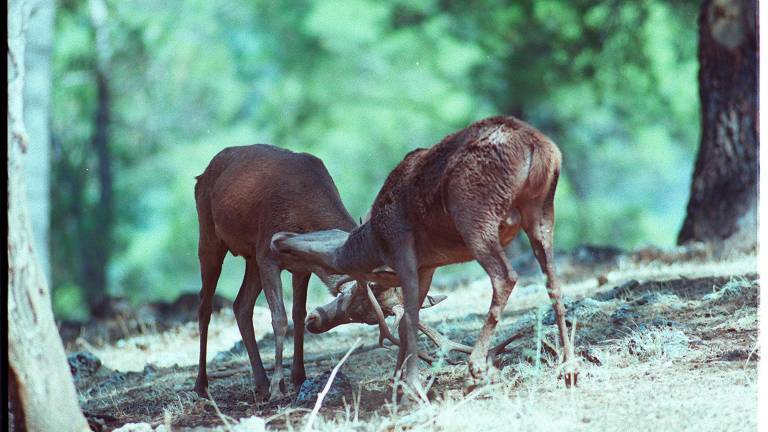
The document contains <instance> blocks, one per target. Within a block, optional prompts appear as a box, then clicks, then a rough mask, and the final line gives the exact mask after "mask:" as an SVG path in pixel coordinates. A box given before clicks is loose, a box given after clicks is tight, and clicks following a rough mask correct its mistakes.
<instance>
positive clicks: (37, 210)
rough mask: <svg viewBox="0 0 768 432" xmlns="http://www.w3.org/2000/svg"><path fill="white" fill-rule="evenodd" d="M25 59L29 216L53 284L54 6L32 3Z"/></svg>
mask: <svg viewBox="0 0 768 432" xmlns="http://www.w3.org/2000/svg"><path fill="white" fill-rule="evenodd" d="M29 4H30V17H29V23H28V26H27V35H28V40H27V47H26V50H25V56H24V64H25V71H24V76H25V79H24V125H25V126H26V129H27V136H29V151H28V152H27V158H26V162H25V169H26V174H27V177H26V178H27V192H28V196H27V197H28V204H29V216H30V219H31V221H32V233H33V234H34V246H35V252H36V253H37V258H38V260H39V262H40V267H41V269H42V270H43V274H44V275H45V276H46V280H47V281H48V283H49V284H50V282H51V264H50V247H49V244H48V238H49V236H48V232H49V226H50V214H51V210H50V207H51V206H50V171H51V167H50V165H51V162H50V141H51V135H50V101H51V45H52V43H53V16H54V4H53V1H50V0H38V1H30V2H29Z"/></svg>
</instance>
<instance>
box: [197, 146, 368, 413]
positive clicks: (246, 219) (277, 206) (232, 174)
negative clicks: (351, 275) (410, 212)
mask: <svg viewBox="0 0 768 432" xmlns="http://www.w3.org/2000/svg"><path fill="white" fill-rule="evenodd" d="M196 180H197V182H196V184H195V202H196V206H197V216H198V222H199V227H200V233H199V243H198V258H199V260H200V273H201V279H202V288H201V290H200V306H199V309H198V325H199V332H200V358H199V364H198V373H197V379H196V381H195V391H196V392H197V393H198V394H199V395H200V396H202V397H206V395H207V387H208V377H207V373H206V347H207V340H208V324H209V322H210V318H211V313H212V299H213V294H214V292H215V291H216V286H217V284H218V280H219V276H220V274H221V267H222V263H223V261H224V257H225V256H226V254H227V253H228V252H229V253H231V254H232V255H234V256H241V257H243V258H244V259H245V275H244V277H243V282H242V284H241V286H240V290H239V291H238V293H237V297H236V298H235V301H234V303H233V310H234V315H235V319H236V321H237V326H238V328H239V330H240V335H241V336H242V339H243V344H244V345H245V349H246V351H247V353H248V359H249V361H250V365H251V371H252V373H253V379H254V388H255V393H256V395H257V397H259V396H263V397H264V399H265V400H266V399H269V398H270V395H271V394H272V391H274V390H278V391H277V392H275V394H276V395H278V394H280V393H282V394H285V393H286V387H285V382H284V378H283V358H282V357H283V343H284V339H285V335H286V332H287V317H286V311H285V305H284V304H283V287H282V283H281V280H280V273H281V271H282V270H284V269H285V267H284V266H283V265H282V264H281V263H280V262H279V261H278V260H275V259H274V258H273V257H272V256H270V253H269V250H270V242H271V239H272V235H273V234H275V233H277V232H280V231H285V230H290V231H293V232H300V233H301V232H311V231H318V230H328V229H338V230H344V231H351V230H353V229H354V228H355V227H357V223H355V221H354V219H353V218H352V216H350V214H349V212H348V211H347V209H346V208H345V207H344V204H343V203H342V201H341V197H340V195H339V192H338V189H337V188H336V185H335V184H334V182H333V179H332V178H331V176H330V174H329V173H328V170H327V169H326V168H325V165H324V164H323V162H322V161H321V160H320V159H319V158H317V157H315V156H313V155H310V154H307V153H295V152H292V151H290V150H286V149H282V148H279V147H274V146H270V145H266V144H255V145H249V146H239V147H228V148H225V149H223V150H222V151H220V152H219V153H218V154H217V155H216V156H214V157H213V159H212V160H211V161H210V163H209V164H208V167H207V168H206V169H205V171H204V172H203V173H202V174H201V175H199V176H197V177H196ZM291 273H292V288H293V309H292V315H291V317H292V319H293V322H294V324H296V323H300V325H296V326H295V328H294V332H293V333H294V334H293V338H294V345H293V349H294V354H293V363H292V365H293V366H292V367H291V380H292V382H293V384H294V386H296V387H298V386H299V385H301V383H302V382H304V380H305V378H306V372H305V369H304V331H303V330H304V319H305V317H306V313H307V312H306V300H307V287H308V283H309V279H310V275H311V274H312V273H315V274H316V275H317V276H318V277H319V278H320V279H321V280H322V281H323V282H324V283H325V284H326V286H328V287H331V288H334V289H335V287H336V286H337V284H336V280H337V279H338V277H335V276H332V275H329V274H327V273H326V272H325V271H324V269H322V268H313V269H304V270H303V271H292V272H291ZM262 291H264V294H265V296H266V298H267V303H268V305H269V310H270V314H271V317H272V330H273V331H274V335H275V368H274V373H273V375H272V380H271V381H269V382H268V381H267V375H266V371H265V369H264V365H263V363H262V360H261V356H260V354H259V349H258V346H257V344H256V339H255V335H254V329H253V309H254V305H255V302H256V299H257V298H258V296H259V294H260V293H261V292H262ZM331 294H332V295H335V294H336V292H334V290H333V289H332V290H331Z"/></svg>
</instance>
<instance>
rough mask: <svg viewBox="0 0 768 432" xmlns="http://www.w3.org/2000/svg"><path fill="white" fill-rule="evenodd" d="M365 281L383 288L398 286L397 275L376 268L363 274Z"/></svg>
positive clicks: (387, 270) (385, 269)
mask: <svg viewBox="0 0 768 432" xmlns="http://www.w3.org/2000/svg"><path fill="white" fill-rule="evenodd" d="M365 279H366V280H367V281H369V282H374V283H376V284H378V285H380V286H381V287H383V288H394V287H399V286H400V278H398V277H397V273H395V272H394V271H392V270H389V269H388V268H378V269H375V270H373V271H372V272H370V273H366V274H365Z"/></svg>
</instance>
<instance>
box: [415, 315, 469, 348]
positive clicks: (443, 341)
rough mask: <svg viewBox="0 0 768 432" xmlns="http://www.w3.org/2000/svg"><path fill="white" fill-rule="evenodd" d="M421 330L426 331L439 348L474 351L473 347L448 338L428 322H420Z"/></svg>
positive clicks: (426, 334)
mask: <svg viewBox="0 0 768 432" xmlns="http://www.w3.org/2000/svg"><path fill="white" fill-rule="evenodd" d="M419 330H421V332H422V333H424V335H425V336H426V337H428V338H429V339H430V340H431V341H432V342H434V343H435V345H437V347H438V348H440V349H441V350H443V351H445V352H449V351H458V352H463V353H465V354H470V353H471V352H472V347H470V346H468V345H464V344H460V343H458V342H454V341H452V340H450V339H448V338H447V337H445V336H444V335H443V334H442V333H440V332H439V331H437V330H435V329H433V328H432V327H430V326H428V325H427V324H424V323H423V322H420V323H419Z"/></svg>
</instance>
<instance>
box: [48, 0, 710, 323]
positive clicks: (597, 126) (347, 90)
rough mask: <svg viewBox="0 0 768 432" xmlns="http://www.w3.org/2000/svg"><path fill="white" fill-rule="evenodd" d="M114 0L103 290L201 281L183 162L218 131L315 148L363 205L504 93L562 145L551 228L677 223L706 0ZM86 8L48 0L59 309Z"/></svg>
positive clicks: (691, 151)
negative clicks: (409, 160) (406, 164)
mask: <svg viewBox="0 0 768 432" xmlns="http://www.w3.org/2000/svg"><path fill="white" fill-rule="evenodd" d="M414 3H418V4H414ZM106 5H107V12H108V19H107V21H106V32H107V33H106V34H107V35H108V41H109V68H108V78H109V87H110V91H111V96H112V98H111V109H112V118H111V122H110V129H109V150H110V157H111V160H112V164H113V170H114V179H115V180H114V184H113V190H114V196H115V209H114V214H115V220H114V226H113V228H112V231H111V234H110V236H109V239H108V241H109V252H110V260H109V264H108V283H107V286H106V287H104V289H105V290H106V292H107V293H109V294H110V295H119V296H126V297H128V298H130V299H131V300H133V301H136V302H138V301H150V300H157V299H165V300H168V299H172V298H174V297H176V296H177V295H178V294H179V293H181V292H188V291H197V290H198V289H199V273H198V272H199V269H198V264H197V216H196V211H195V204H194V197H193V186H194V176H196V175H198V174H200V173H201V172H202V171H203V170H204V168H205V166H206V165H207V163H208V161H209V160H210V159H211V158H212V157H213V156H214V155H215V154H216V153H217V152H218V151H220V150H221V149H223V148H225V147H227V146H232V145H243V144H249V143H271V144H275V145H278V146H281V147H286V148H289V149H292V150H296V151H306V152H311V153H314V154H316V155H317V156H319V157H320V158H321V159H323V161H324V162H325V164H326V166H327V167H328V170H329V171H330V173H331V175H332V176H333V178H334V180H335V181H336V183H337V185H338V187H339V190H340V192H341V196H342V199H343V200H344V202H345V204H346V205H347V207H348V209H349V211H350V213H351V214H352V215H353V217H355V218H357V217H358V216H362V215H364V214H365V213H366V212H367V209H368V206H369V205H370V203H371V202H372V200H373V198H374V197H375V195H376V193H377V192H378V190H379V187H380V186H381V184H382V183H383V180H384V178H385V177H386V175H387V174H388V173H389V171H390V170H391V169H392V168H393V167H394V166H395V165H396V164H397V163H398V162H399V161H400V160H401V159H402V157H403V155H404V154H405V153H406V152H408V151H409V150H411V149H413V148H416V147H428V146H431V145H433V144H434V143H436V142H438V141H439V140H440V139H441V138H442V137H443V136H445V135H447V134H449V133H451V132H453V131H456V130H458V129H460V128H462V127H464V126H466V125H467V124H469V123H471V122H472V121H475V120H478V119H480V118H483V117H486V116H490V115H495V114H500V113H504V114H512V115H515V116H518V117H520V118H522V119H524V120H526V121H528V122H529V123H531V124H533V125H534V126H536V127H538V128H539V129H541V130H542V131H543V132H544V133H546V134H547V135H549V136H550V137H551V138H552V139H553V140H554V141H555V142H556V143H558V145H559V146H560V148H561V149H562V151H563V154H564V165H563V166H564V173H563V175H562V176H561V180H560V184H559V188H558V193H557V196H556V210H557V230H556V244H557V247H558V248H559V249H569V248H572V247H574V246H576V245H579V244H584V243H596V244H611V245H615V246H619V247H623V248H634V247H638V246H640V245H646V244H654V245H659V246H671V245H673V244H674V241H675V236H676V234H677V231H678V230H679V227H680V224H681V223H682V219H683V217H684V210H685V204H686V201H687V196H688V190H689V185H690V176H691V171H692V166H693V157H694V155H695V149H696V148H697V144H698V138H699V133H700V132H699V114H698V113H699V105H698V94H697V88H698V87H697V80H696V73H697V67H698V62H697V59H696V41H697V36H696V31H697V25H696V14H697V7H698V2H695V1H679V2H667V1H659V0H643V1H634V0H631V1H630V0H625V1H622V0H607V1H601V2H594V1H585V0H578V1H573V0H536V1H534V0H524V1H517V2H503V1H497V0H478V1H469V2H465V1H461V2H460V1H451V0H444V1H423V2H410V1H404V0H396V1H388V2H380V1H373V0H345V1H340V0H326V1H317V2H310V1H293V2H272V1H266V0H255V1H231V2H209V1H202V0H174V1H168V2H153V1H147V0H120V1H117V0H108V1H107V2H106ZM88 17H89V10H88V2H86V1H81V0H66V1H63V2H61V3H60V4H59V9H58V12H57V18H56V27H55V37H54V48H53V75H54V77H53V78H54V79H53V102H52V103H53V107H52V112H53V114H52V116H53V117H52V134H53V144H54V145H53V187H52V196H51V200H52V216H51V219H52V227H51V236H52V237H51V247H52V260H53V264H52V275H53V286H54V307H55V310H56V312H57V315H58V316H59V317H64V318H83V317H85V316H86V315H87V313H88V311H87V308H86V307H85V305H86V303H87V302H86V300H87V299H86V298H85V294H84V290H83V288H82V275H81V274H80V272H79V270H78V269H79V268H81V265H82V262H79V260H82V259H83V258H82V254H78V253H77V252H76V251H77V250H78V248H83V247H86V248H87V247H88V244H87V242H88V241H94V240H89V238H90V239H92V238H93V236H91V237H88V236H84V235H83V232H84V231H88V232H91V233H96V236H98V233H99V230H100V225H99V224H100V223H101V222H100V221H99V220H98V218H96V217H93V216H91V214H92V212H89V211H88V210H87V209H89V208H93V207H94V206H98V203H99V189H98V183H97V181H98V176H97V175H96V174H95V171H96V168H97V167H96V158H95V155H94V152H93V150H92V149H91V146H90V144H89V142H90V140H91V139H92V136H93V133H94V112H95V110H96V105H97V87H96V85H97V84H96V82H97V80H96V75H95V74H96V72H95V71H96V70H97V62H98V58H97V50H96V42H95V32H94V28H93V25H92V23H91V21H90V20H89V18H88ZM73 172H74V173H76V176H75V177H74V178H75V180H76V182H74V183H73V181H71V179H72V176H71V173H73ZM68 176H69V177H68ZM68 180H69V181H68ZM84 209H85V210H84ZM93 214H96V213H93ZM84 243H85V244H84ZM523 250H525V249H524V248H523ZM242 269H243V264H242V260H240V259H237V258H232V257H228V258H227V262H226V263H225V268H224V271H223V273H222V278H221V281H220V284H219V289H218V292H219V293H220V294H224V295H226V296H229V297H234V295H235V293H236V290H237V288H238V287H239V286H240V280H241V278H242ZM476 271H477V268H476V266H475V265H473V264H467V265H462V266H453V267H452V268H447V269H445V270H441V271H439V272H438V275H439V274H440V273H441V272H443V273H451V272H454V273H456V272H476ZM315 283H316V282H314V280H313V284H315ZM287 286H290V285H287ZM287 291H290V290H287ZM312 291H313V292H315V293H316V294H315V295H320V296H325V295H327V294H326V293H325V292H324V290H320V289H314V290H312ZM287 294H288V293H287ZM288 295H289V294H288ZM260 301H263V299H260Z"/></svg>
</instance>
